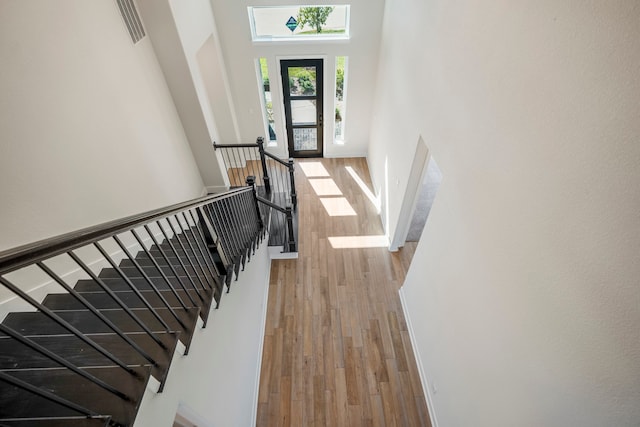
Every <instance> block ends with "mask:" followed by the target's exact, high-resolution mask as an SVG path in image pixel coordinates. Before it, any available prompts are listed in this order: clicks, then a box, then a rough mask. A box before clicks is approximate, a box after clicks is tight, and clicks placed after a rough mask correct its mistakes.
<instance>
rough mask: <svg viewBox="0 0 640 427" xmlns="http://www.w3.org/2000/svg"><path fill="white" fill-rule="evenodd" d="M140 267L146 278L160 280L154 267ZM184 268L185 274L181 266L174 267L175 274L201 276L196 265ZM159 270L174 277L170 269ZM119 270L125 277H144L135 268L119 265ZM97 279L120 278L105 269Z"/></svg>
mask: <svg viewBox="0 0 640 427" xmlns="http://www.w3.org/2000/svg"><path fill="white" fill-rule="evenodd" d="M141 267H142V270H143V271H144V272H145V274H146V275H147V276H148V277H151V278H158V279H162V274H161V273H160V272H159V271H158V269H157V268H156V267H155V266H150V267H149V266H141ZM185 267H186V273H185V269H184V268H182V266H179V265H178V266H175V267H174V268H175V270H176V272H177V273H178V276H192V275H195V274H199V275H202V270H201V269H200V267H199V266H198V265H197V264H196V266H195V267H193V266H190V265H186V266H185ZM202 267H203V268H204V271H205V273H206V274H209V275H210V273H209V270H208V269H207V267H206V266H204V265H203V266H202ZM160 268H161V269H162V272H163V273H164V274H165V275H166V276H167V277H175V274H174V273H173V271H172V270H171V268H170V267H168V266H162V265H161V266H160ZM120 269H121V270H122V271H123V272H124V273H125V275H126V276H127V277H137V278H141V277H144V276H143V275H142V273H140V270H138V268H137V267H135V266H122V265H121V266H120ZM98 277H100V278H101V279H103V278H120V277H121V276H120V273H118V271H117V270H115V269H114V268H105V269H103V270H102V271H101V272H100V275H99V276H98Z"/></svg>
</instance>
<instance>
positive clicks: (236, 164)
mask: <svg viewBox="0 0 640 427" xmlns="http://www.w3.org/2000/svg"><path fill="white" fill-rule="evenodd" d="M237 151H238V149H237V148H235V147H234V148H231V153H232V154H233V160H234V169H233V170H234V172H235V177H234V182H235V184H236V185H234V187H238V186H239V184H238V183H239V182H242V181H240V175H239V174H240V172H239V169H240V165H241V163H238V155H237Z"/></svg>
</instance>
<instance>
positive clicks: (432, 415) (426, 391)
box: [398, 288, 438, 427]
mask: <svg viewBox="0 0 640 427" xmlns="http://www.w3.org/2000/svg"><path fill="white" fill-rule="evenodd" d="M398 294H399V295H400V303H401V304H402V312H403V313H404V319H405V321H406V322H407V329H408V330H409V338H410V340H411V346H412V347H413V353H414V354H415V357H416V365H418V372H419V373H420V383H421V384H422V392H423V393H424V395H425V397H426V400H427V409H428V410H429V418H430V419H431V425H432V426H433V427H438V418H437V417H436V411H435V408H434V407H433V396H432V395H431V388H430V387H429V381H427V376H426V374H425V371H424V367H423V366H422V358H421V357H420V349H419V348H418V346H417V343H416V337H415V335H414V332H413V326H412V325H411V317H410V316H409V312H408V311H407V302H406V299H405V296H404V291H403V288H400V290H398Z"/></svg>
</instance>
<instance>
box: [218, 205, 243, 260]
mask: <svg viewBox="0 0 640 427" xmlns="http://www.w3.org/2000/svg"><path fill="white" fill-rule="evenodd" d="M221 202H222V203H220V207H221V208H222V210H223V212H224V218H226V220H227V222H228V223H229V226H230V229H231V237H232V239H231V241H232V242H233V248H234V249H233V253H234V256H233V257H234V259H235V262H236V263H238V262H241V261H242V259H241V258H242V257H241V253H242V247H241V245H240V242H239V240H238V234H239V233H238V226H237V222H236V221H234V220H233V219H234V218H233V215H232V213H231V210H230V208H229V199H228V198H227V199H223V200H222V201H221Z"/></svg>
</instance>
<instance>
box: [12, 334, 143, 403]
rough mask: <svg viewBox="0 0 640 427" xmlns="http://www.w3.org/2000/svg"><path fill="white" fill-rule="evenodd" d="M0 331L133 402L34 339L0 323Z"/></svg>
mask: <svg viewBox="0 0 640 427" xmlns="http://www.w3.org/2000/svg"><path fill="white" fill-rule="evenodd" d="M0 331H2V332H3V333H5V334H7V335H9V336H10V337H11V338H13V339H14V340H16V341H18V342H20V343H21V344H23V345H26V346H27V347H29V348H30V349H32V350H35V351H37V352H38V353H40V354H42V355H44V356H46V357H48V358H49V359H51V360H53V361H54V362H56V363H59V364H60V365H62V366H64V367H65V368H67V369H69V370H71V371H73V372H74V373H75V374H78V375H80V376H81V377H83V378H85V379H87V380H89V381H91V382H92V383H94V384H96V385H97V386H99V387H101V388H103V389H105V390H106V391H108V392H109V393H112V394H115V395H116V396H118V397H119V398H121V399H124V400H126V401H128V402H133V399H132V398H131V397H129V396H127V394H126V393H123V392H121V391H120V390H118V389H117V388H115V387H113V386H112V385H110V384H107V383H105V382H104V381H102V380H101V379H100V378H98V377H95V376H93V375H91V374H89V373H87V372H86V371H83V370H82V369H79V368H78V367H77V366H76V365H73V364H71V363H69V362H68V361H66V360H65V359H63V358H62V357H60V356H58V355H57V354H55V353H54V352H52V351H51V350H48V349H46V348H45V347H43V346H41V345H40V344H38V343H37V342H35V341H33V340H31V339H29V338H27V337H25V336H22V335H20V333H18V332H17V331H15V330H13V329H11V328H10V327H8V326H5V325H3V324H1V323H0Z"/></svg>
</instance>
